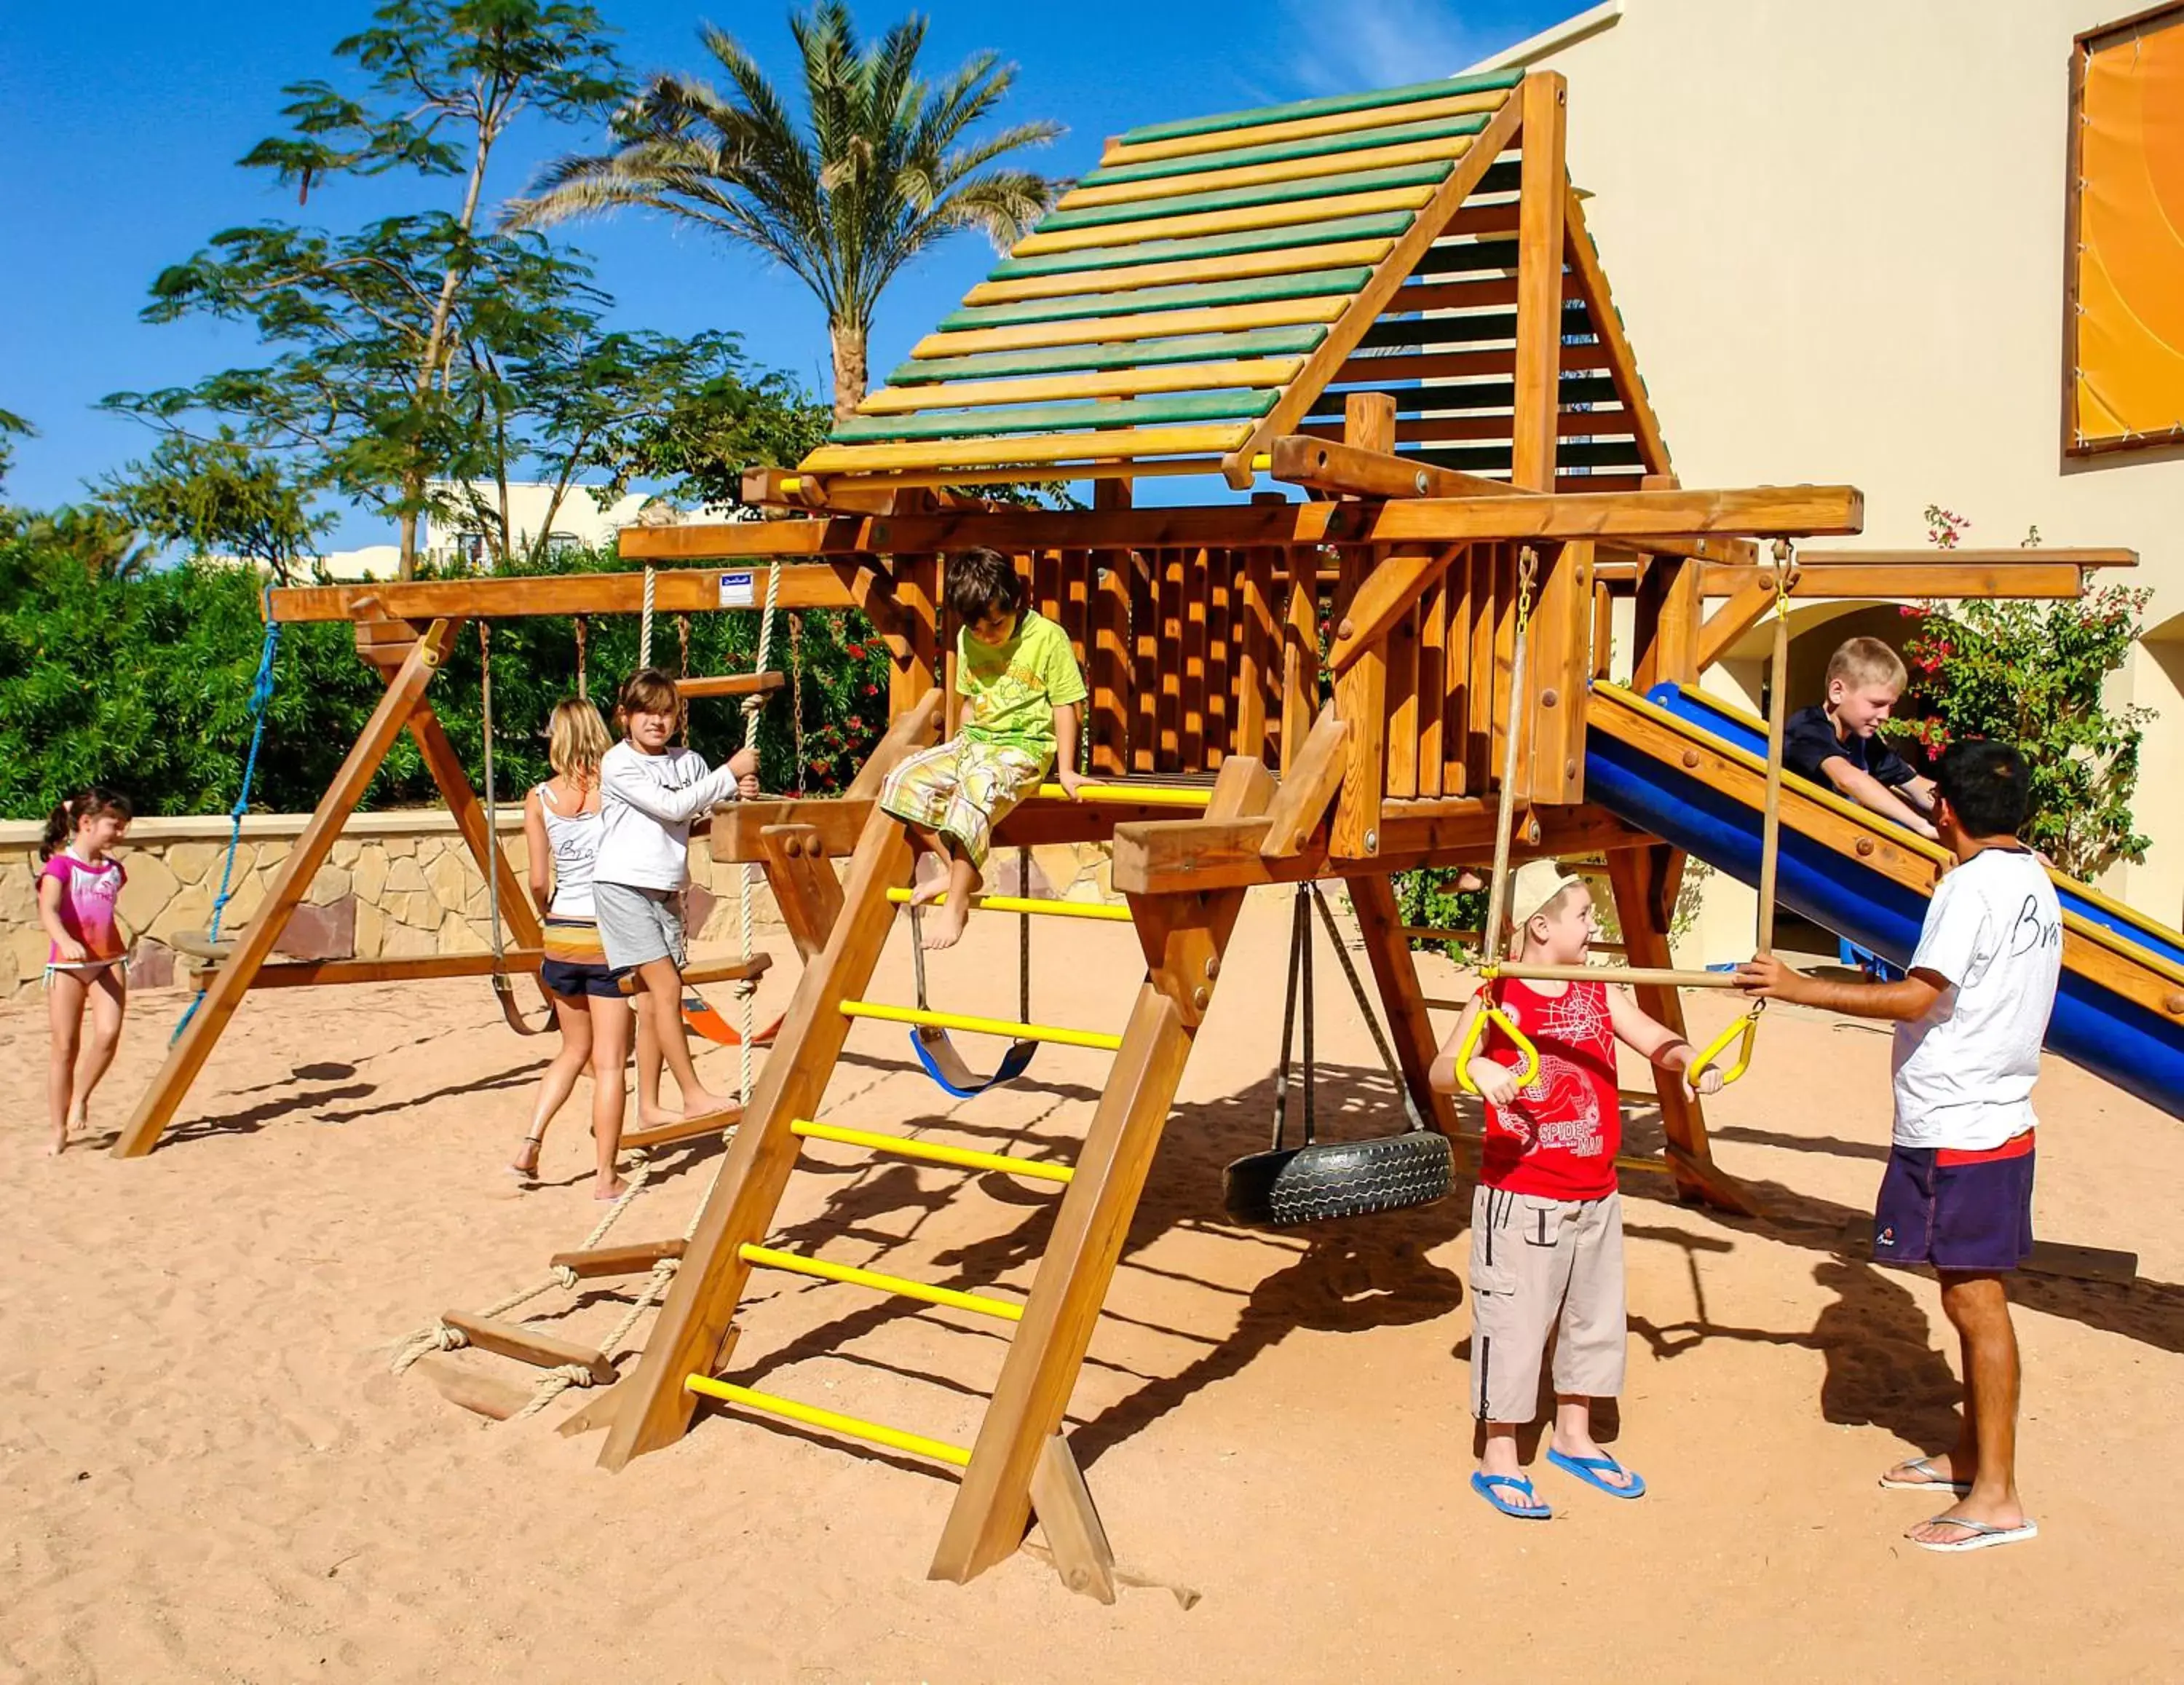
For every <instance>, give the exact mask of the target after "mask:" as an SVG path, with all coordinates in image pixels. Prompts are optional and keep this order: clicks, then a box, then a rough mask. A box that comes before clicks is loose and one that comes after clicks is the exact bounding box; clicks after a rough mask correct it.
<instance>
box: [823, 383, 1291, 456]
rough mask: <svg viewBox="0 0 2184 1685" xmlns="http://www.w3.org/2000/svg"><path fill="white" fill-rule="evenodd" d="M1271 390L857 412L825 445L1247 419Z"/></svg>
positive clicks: (1267, 402)
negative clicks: (1123, 400)
mask: <svg viewBox="0 0 2184 1685" xmlns="http://www.w3.org/2000/svg"><path fill="white" fill-rule="evenodd" d="M1279 395H1280V394H1279V393H1273V392H1233V391H1224V392H1217V393H1186V394H1184V395H1181V396H1178V397H1174V398H1139V399H1132V400H1131V401H1129V402H1128V403H1126V404H1117V403H1097V404H1017V405H1008V406H1006V407H1003V408H999V409H981V410H944V411H939V412H935V411H933V410H926V411H923V412H921V413H920V414H917V415H914V416H858V417H856V418H855V420H852V421H844V423H843V424H842V425H841V426H840V427H837V428H835V429H834V431H833V432H832V433H830V434H828V435H827V443H828V444H877V443H879V442H881V441H882V440H888V439H928V438H987V437H991V436H995V435H998V434H1002V433H1054V432H1068V431H1070V430H1072V429H1074V428H1078V427H1145V426H1149V425H1151V424H1153V423H1156V422H1169V421H1251V420H1256V418H1257V417H1259V416H1263V415H1265V414H1266V413H1267V411H1268V410H1271V409H1273V407H1274V400H1275V399H1276V398H1278V397H1279Z"/></svg>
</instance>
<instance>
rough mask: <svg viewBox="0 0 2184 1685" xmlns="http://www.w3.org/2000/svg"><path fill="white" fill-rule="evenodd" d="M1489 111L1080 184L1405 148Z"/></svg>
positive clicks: (1134, 168)
mask: <svg viewBox="0 0 2184 1685" xmlns="http://www.w3.org/2000/svg"><path fill="white" fill-rule="evenodd" d="M1488 120H1489V119H1488V116H1487V114H1486V113H1485V112H1483V111H1478V112H1474V113H1472V114H1470V115H1469V116H1466V117H1441V118H1437V119H1435V120H1430V121H1427V122H1423V123H1391V124H1390V125H1389V126H1387V127H1386V128H1385V129H1349V130H1346V131H1343V132H1342V133H1341V134H1339V135H1319V136H1316V137H1313V138H1312V139H1310V140H1302V141H1276V142H1272V143H1270V144H1267V145H1263V146H1247V147H1234V148H1229V149H1228V150H1226V151H1223V152H1201V153H1191V154H1190V155H1189V156H1187V157H1184V158H1162V159H1154V160H1153V161H1152V162H1151V163H1149V164H1118V165H1115V166H1114V167H1113V168H1112V169H1110V170H1094V171H1093V172H1092V173H1091V174H1090V175H1089V176H1085V177H1084V178H1083V179H1082V180H1081V181H1078V184H1077V185H1078V187H1113V186H1115V185H1117V183H1120V182H1123V181H1156V180H1158V179H1159V178H1161V177H1162V176H1199V175H1203V174H1205V173H1206V171H1208V170H1240V169H1243V168H1244V167H1245V166H1246V165H1253V164H1285V163H1287V162H1289V161H1290V159H1298V158H1328V157H1332V156H1334V154H1335V153H1345V152H1364V151H1368V150H1369V149H1371V148H1375V147H1384V146H1403V145H1407V144H1408V143H1409V142H1414V141H1440V140H1453V139H1455V138H1456V137H1457V136H1458V135H1475V134H1477V133H1478V132H1479V131H1480V130H1481V129H1483V128H1485V126H1486V125H1487V122H1488Z"/></svg>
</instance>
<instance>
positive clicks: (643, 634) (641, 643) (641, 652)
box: [637, 562, 653, 667]
mask: <svg viewBox="0 0 2184 1685" xmlns="http://www.w3.org/2000/svg"><path fill="white" fill-rule="evenodd" d="M652 590H653V573H652V566H651V564H650V563H649V562H648V563H647V564H646V565H645V569H644V615H643V618H642V619H641V620H640V621H638V628H637V664H638V666H639V667H650V666H651V665H652Z"/></svg>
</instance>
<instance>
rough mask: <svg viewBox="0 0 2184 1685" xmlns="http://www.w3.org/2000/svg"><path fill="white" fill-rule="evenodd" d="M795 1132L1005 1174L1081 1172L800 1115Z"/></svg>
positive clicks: (1059, 1178)
mask: <svg viewBox="0 0 2184 1685" xmlns="http://www.w3.org/2000/svg"><path fill="white" fill-rule="evenodd" d="M788 1128H789V1131H790V1133H791V1134H793V1135H802V1136H804V1137H805V1139H807V1140H810V1141H836V1142H838V1143H839V1144H840V1145H842V1146H844V1147H863V1148H865V1149H866V1151H867V1152H892V1153H894V1154H895V1155H896V1156H897V1157H898V1158H922V1159H924V1160H926V1161H927V1162H928V1163H933V1164H950V1165H953V1166H955V1167H956V1169H963V1170H999V1171H1000V1172H1001V1173H1002V1174H1005V1175H1011V1176H1028V1177H1030V1178H1031V1179H1032V1180H1034V1181H1040V1182H1067V1180H1069V1179H1070V1178H1071V1177H1072V1176H1074V1175H1075V1174H1077V1172H1076V1171H1074V1170H1073V1169H1070V1168H1069V1166H1068V1165H1067V1164H1048V1163H1042V1162H1040V1161H1039V1159H1036V1158H1017V1157H1015V1156H1014V1155H1013V1154H1011V1153H1006V1152H978V1151H977V1150H976V1149H975V1148H972V1147H950V1146H947V1145H945V1144H944V1143H943V1142H940V1141H917V1140H914V1139H913V1138H911V1136H909V1135H887V1134H884V1133H883V1132H881V1131H878V1130H851V1129H844V1128H843V1127H842V1126H841V1125H840V1124H822V1123H816V1122H815V1121H813V1120H812V1119H810V1118H798V1119H794V1120H793V1121H792V1122H791V1123H790V1124H789V1125H788Z"/></svg>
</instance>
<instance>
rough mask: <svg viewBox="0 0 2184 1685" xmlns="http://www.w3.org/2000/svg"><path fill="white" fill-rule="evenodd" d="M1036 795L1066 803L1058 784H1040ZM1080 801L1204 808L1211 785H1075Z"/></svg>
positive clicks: (1211, 794) (1209, 796)
mask: <svg viewBox="0 0 2184 1685" xmlns="http://www.w3.org/2000/svg"><path fill="white" fill-rule="evenodd" d="M1039 794H1040V795H1043V796H1045V797H1046V798H1047V800H1048V801H1068V800H1069V799H1070V796H1069V792H1068V791H1067V790H1066V789H1062V787H1061V785H1060V784H1041V785H1040V786H1039ZM1076 799H1077V800H1078V801H1112V802H1118V803H1120V804H1122V805H1123V806H1138V807H1203V806H1206V803H1208V802H1209V801H1212V800H1213V790H1212V786H1211V785H1209V786H1207V787H1206V789H1198V788H1196V787H1195V786H1193V785H1190V784H1093V783H1089V782H1088V783H1084V784H1079V785H1078V786H1077V798H1076Z"/></svg>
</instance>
